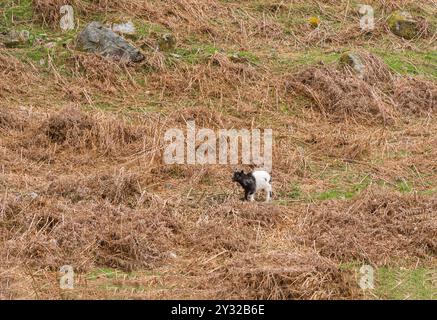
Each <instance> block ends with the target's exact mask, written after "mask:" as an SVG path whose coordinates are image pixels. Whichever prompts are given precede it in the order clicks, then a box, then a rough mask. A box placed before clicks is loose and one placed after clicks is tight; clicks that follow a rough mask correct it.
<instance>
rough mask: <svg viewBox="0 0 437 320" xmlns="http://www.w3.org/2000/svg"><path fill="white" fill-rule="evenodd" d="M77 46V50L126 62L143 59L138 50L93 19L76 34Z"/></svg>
mask: <svg viewBox="0 0 437 320" xmlns="http://www.w3.org/2000/svg"><path fill="white" fill-rule="evenodd" d="M77 47H78V49H79V50H83V51H88V52H93V53H97V54H100V55H102V56H104V57H108V58H114V59H117V60H123V61H126V62H140V61H142V60H143V59H144V55H143V54H142V53H141V52H140V50H138V49H137V48H136V47H134V46H133V45H132V44H130V43H129V42H128V41H126V40H125V39H124V38H123V37H121V36H119V35H118V34H116V33H115V32H114V31H112V30H111V29H109V28H107V27H105V26H104V25H102V24H101V23H99V22H95V21H94V22H91V23H89V24H88V25H87V26H86V27H85V29H84V30H82V32H81V33H80V34H79V35H78V36H77Z"/></svg>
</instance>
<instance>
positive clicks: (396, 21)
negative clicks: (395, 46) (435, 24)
mask: <svg viewBox="0 0 437 320" xmlns="http://www.w3.org/2000/svg"><path fill="white" fill-rule="evenodd" d="M387 23H388V26H389V28H390V30H391V32H393V33H394V34H395V35H397V36H399V37H402V38H404V39H408V40H409V39H413V38H414V37H415V36H417V34H418V25H417V21H416V20H414V18H413V16H412V15H411V14H410V13H409V12H406V11H396V12H394V13H392V14H391V15H390V17H389V18H388V20H387Z"/></svg>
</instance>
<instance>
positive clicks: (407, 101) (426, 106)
mask: <svg viewBox="0 0 437 320" xmlns="http://www.w3.org/2000/svg"><path fill="white" fill-rule="evenodd" d="M393 100H394V101H395V102H396V103H397V105H398V108H399V109H400V110H401V111H402V112H405V113H413V114H417V115H427V114H431V113H434V112H436V111H437V84H436V83H435V82H433V81H430V80H424V79H420V78H399V79H397V80H396V81H395V83H394V97H393Z"/></svg>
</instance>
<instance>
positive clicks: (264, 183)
mask: <svg viewBox="0 0 437 320" xmlns="http://www.w3.org/2000/svg"><path fill="white" fill-rule="evenodd" d="M232 181H234V182H238V183H239V184H240V185H241V186H242V187H243V189H244V198H245V200H247V201H254V200H255V194H256V193H257V192H258V191H259V190H264V191H265V193H266V202H269V201H270V200H271V198H272V184H271V183H272V178H271V177H270V174H269V173H268V172H267V171H263V170H259V171H258V170H256V171H252V172H249V173H247V174H246V173H244V171H243V170H241V171H234V176H233V177H232Z"/></svg>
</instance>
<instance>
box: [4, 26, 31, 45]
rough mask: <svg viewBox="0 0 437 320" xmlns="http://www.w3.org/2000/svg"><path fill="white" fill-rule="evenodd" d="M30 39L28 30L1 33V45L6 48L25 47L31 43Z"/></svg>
mask: <svg viewBox="0 0 437 320" xmlns="http://www.w3.org/2000/svg"><path fill="white" fill-rule="evenodd" d="M29 38H30V33H29V31H27V30H22V31H17V30H10V31H9V32H2V33H0V43H2V44H3V45H4V46H5V47H6V48H16V47H20V46H23V45H25V44H26V43H27V42H28V41H29Z"/></svg>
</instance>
